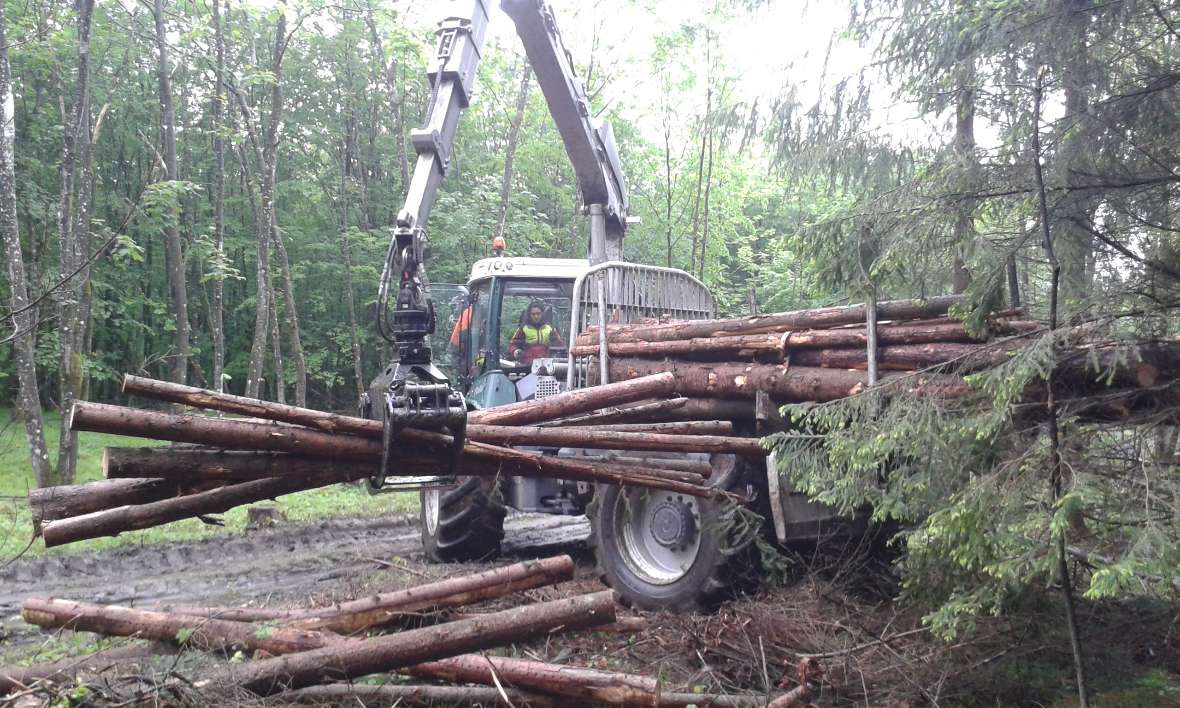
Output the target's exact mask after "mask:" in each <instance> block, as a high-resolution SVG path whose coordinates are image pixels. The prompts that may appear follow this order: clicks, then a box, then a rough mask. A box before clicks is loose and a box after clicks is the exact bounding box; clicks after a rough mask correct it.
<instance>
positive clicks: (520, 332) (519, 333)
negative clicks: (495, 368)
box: [508, 327, 524, 359]
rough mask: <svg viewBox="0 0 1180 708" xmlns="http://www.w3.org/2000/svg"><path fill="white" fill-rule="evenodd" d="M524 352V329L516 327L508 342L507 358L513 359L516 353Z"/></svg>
mask: <svg viewBox="0 0 1180 708" xmlns="http://www.w3.org/2000/svg"><path fill="white" fill-rule="evenodd" d="M521 351H524V327H517V328H516V331H515V332H513V333H512V339H511V340H509V342H508V356H509V358H512V359H515V358H516V355H517V353H518V352H521Z"/></svg>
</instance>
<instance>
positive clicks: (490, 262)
mask: <svg viewBox="0 0 1180 708" xmlns="http://www.w3.org/2000/svg"><path fill="white" fill-rule="evenodd" d="M589 268H590V261H588V260H585V259H583V258H530V257H528V256H501V257H498V258H482V259H480V260H478V261H476V262H475V265H473V266H471V276H470V277H469V278H468V281H469V282H474V281H476V280H484V279H486V278H491V277H494V276H498V277H513V278H548V279H554V278H558V279H568V280H573V279H575V278H577V277H578V276H579V275H581V274H583V273H585V272H586V270H587V269H589Z"/></svg>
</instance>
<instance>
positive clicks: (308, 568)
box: [0, 514, 590, 659]
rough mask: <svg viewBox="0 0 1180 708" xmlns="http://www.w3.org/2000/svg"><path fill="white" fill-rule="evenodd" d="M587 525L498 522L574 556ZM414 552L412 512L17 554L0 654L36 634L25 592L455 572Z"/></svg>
mask: <svg viewBox="0 0 1180 708" xmlns="http://www.w3.org/2000/svg"><path fill="white" fill-rule="evenodd" d="M589 530H590V527H589V524H588V523H587V522H586V520H585V518H584V517H555V516H543V515H535V514H514V515H512V516H510V517H509V518H508V519H507V521H506V522H505V538H504V546H503V548H504V555H505V556H506V557H509V558H514V557H521V556H526V557H532V556H542V555H549V554H552V553H557V552H571V551H572V552H575V554H576V553H578V552H579V551H582V550H583V549H584V548H585V545H584V544H585V539H586V537H587V536H588V535H589ZM421 549H422V545H421V542H420V538H419V530H418V519H417V515H413V516H403V517H400V518H394V519H339V520H334V521H325V522H320V523H316V524H298V525H297V524H284V525H281V526H278V527H276V528H272V529H266V530H260V531H252V532H249V533H246V534H241V535H235V536H227V537H221V538H210V539H203V540H200V541H191V542H181V543H169V544H159V545H152V546H139V547H123V548H117V549H112V550H109V551H104V552H100V553H90V554H81V555H67V556H47V557H39V558H26V559H20V560H18V561H16V562H15V563H13V564H12V565H10V566H8V567H7V568H5V569H3V570H0V659H2V658H3V657H5V656H8V657H11V656H13V655H15V654H19V653H20V651H21V650H22V648H24V647H27V646H28V645H29V644H30V643H32V642H37V641H39V640H40V635H39V634H38V632H37V631H36V629H35V628H30V627H29V626H28V625H25V624H24V623H23V622H22V621H21V619H20V603H21V602H22V601H23V600H24V599H25V598H26V597H29V596H32V595H37V596H43V597H49V596H53V597H62V598H69V599H74V600H87V601H91V602H101V603H114V604H120V605H129V606H139V607H150V606H154V605H157V604H161V603H165V604H188V605H283V604H289V605H293V606H294V605H306V604H308V600H309V598H312V597H317V598H319V597H335V596H339V595H347V594H348V592H349V589H350V588H352V587H356V586H363V584H364V581H365V580H366V579H368V578H369V577H370V576H372V575H374V574H378V573H385V574H389V573H390V571H391V569H392V570H394V571H397V570H399V569H400V571H401V574H403V575H405V574H409V575H410V576H417V577H418V578H419V579H421V577H422V576H433V575H438V574H441V573H443V572H453V571H454V570H455V569H454V567H441V568H440V567H438V566H428V565H427V564H426V560H425V557H424V556H423V554H422V550H421ZM391 563H392V564H393V565H390V564H391Z"/></svg>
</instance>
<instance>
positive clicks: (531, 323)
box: [508, 300, 565, 366]
mask: <svg viewBox="0 0 1180 708" xmlns="http://www.w3.org/2000/svg"><path fill="white" fill-rule="evenodd" d="M521 319H522V320H523V321H522V322H521V325H520V326H519V327H517V328H516V332H514V333H513V335H512V340H511V341H510V342H508V356H510V357H512V358H513V359H514V360H515V361H518V362H520V363H521V364H523V365H525V366H529V365H531V364H532V363H533V359H541V358H544V357H546V356H548V355H549V349H550V347H564V346H565V340H563V339H562V338H561V333H560V332H558V331H557V328H556V327H554V326H553V325H552V324H550V323H549V322H546V321H545V303H544V302H541V301H540V300H534V301H532V302H531V303H529V307H528V310H526V311H525V316H524V317H522V318H521Z"/></svg>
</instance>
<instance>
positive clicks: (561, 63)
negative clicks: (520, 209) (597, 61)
mask: <svg viewBox="0 0 1180 708" xmlns="http://www.w3.org/2000/svg"><path fill="white" fill-rule="evenodd" d="M500 7H501V8H502V9H503V10H504V12H505V13H506V14H507V15H508V16H509V17H511V18H512V21H513V23H515V24H516V33H517V35H519V36H520V41H521V44H523V45H524V50H525V54H526V55H528V58H529V64H531V65H532V67H533V73H535V74H536V75H537V83H538V84H539V85H540V86H541V92H542V93H543V94H544V95H545V103H547V104H548V106H549V113H550V115H552V116H553V122H554V123H555V124H556V125H557V131H558V132H559V133H560V134H561V141H562V142H563V143H564V144H565V151H566V154H568V155H569V158H570V162H572V163H573V166H574V174H575V175H576V176H577V179H578V190H579V191H580V192H581V195H582V204H584V205H585V207H586V211H587V212H588V213H589V214H590V262H591V263H592V264H597V263H601V262H603V261H616V260H622V257H623V236H624V235H625V233H626V230H627V216H628V213H629V205H628V202H627V185H626V181H625V180H624V177H623V166H622V160H620V159H619V151H618V148H617V147H616V146H615V136H614V131H613V130H612V128H611V125H610V123H608V122H605V121H600V120H598V119H596V118H595V117H594V114H593V112H592V111H591V110H590V100H589V98H588V97H587V96H586V88H585V87H584V86H583V85H582V81H581V80H580V79H579V78H578V77H577V74H576V73H575V72H574V67H573V62H572V60H571V59H570V54H569V52H568V51H567V50H566V48H565V45H564V44H563V43H562V41H561V35H560V34H559V33H558V31H557V23H556V22H555V21H554V17H553V10H552V8H550V7H549V5H548V3H546V2H544V0H502V1H501V3H500Z"/></svg>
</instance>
